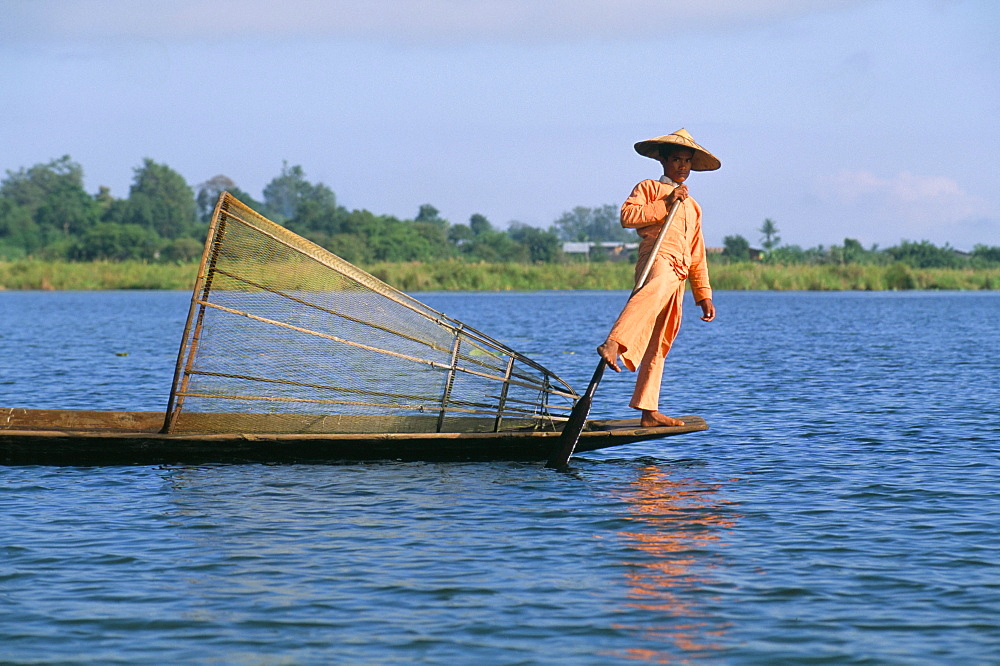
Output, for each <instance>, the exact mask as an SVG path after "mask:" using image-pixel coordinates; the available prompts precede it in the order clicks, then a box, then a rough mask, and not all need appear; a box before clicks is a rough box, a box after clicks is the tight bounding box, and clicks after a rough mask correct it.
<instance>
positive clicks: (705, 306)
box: [696, 298, 715, 321]
mask: <svg viewBox="0 0 1000 666" xmlns="http://www.w3.org/2000/svg"><path fill="white" fill-rule="evenodd" d="M696 305H698V306H700V307H701V320H702V321H712V320H713V319H715V304H714V303H712V299H711V298H704V299H702V300H700V301H698V302H697V303H696Z"/></svg>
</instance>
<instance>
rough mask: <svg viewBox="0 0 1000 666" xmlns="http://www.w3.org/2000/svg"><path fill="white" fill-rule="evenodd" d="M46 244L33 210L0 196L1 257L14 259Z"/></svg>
mask: <svg viewBox="0 0 1000 666" xmlns="http://www.w3.org/2000/svg"><path fill="white" fill-rule="evenodd" d="M44 244H45V243H44V240H43V238H42V232H41V230H40V229H39V228H38V225H37V224H35V221H34V220H33V219H32V218H31V211H29V210H28V209H27V208H25V207H24V206H19V205H18V204H16V203H15V202H14V201H12V200H11V199H6V198H0V257H6V258H8V259H13V258H16V257H22V256H25V255H32V254H35V253H37V252H38V251H39V250H41V249H42V247H43V246H44Z"/></svg>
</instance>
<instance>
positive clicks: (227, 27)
mask: <svg viewBox="0 0 1000 666" xmlns="http://www.w3.org/2000/svg"><path fill="white" fill-rule="evenodd" d="M865 2H868V3H870V2H872V0H701V1H698V2H694V1H691V0H683V1H682V0H282V2H273V0H143V1H142V2H136V1H135V0H32V1H31V2H24V1H23V0H0V16H3V18H2V19H0V40H2V41H5V42H8V43H10V42H25V41H29V42H30V41H39V40H41V41H44V40H67V39H82V40H93V39H106V38H129V37H131V38H144V39H181V40H209V39H215V40H218V39H231V38H234V37H235V38H258V39H259V38H267V39H288V38H345V39H362V40H369V41H371V40H374V41H400V40H401V41H410V42H422V43H438V42H442V41H443V42H456V41H460V42H467V41H483V40H486V41H529V42H541V43H549V42H553V41H566V40H580V39H605V40H614V41H627V40H636V39H642V38H643V37H659V36H666V35H669V34H670V33H671V32H676V31H685V32H697V31H705V30H717V29H726V30H728V29H732V28H738V27H742V26H747V25H750V26H753V25H761V24H767V23H770V22H773V21H778V20H782V19H787V18H792V17H797V16H802V15H807V14H817V13H823V12H827V11H831V10H837V9H842V8H846V7H850V6H853V5H858V4H864V3H865Z"/></svg>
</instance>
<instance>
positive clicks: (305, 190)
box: [263, 162, 337, 228]
mask: <svg viewBox="0 0 1000 666" xmlns="http://www.w3.org/2000/svg"><path fill="white" fill-rule="evenodd" d="M305 201H311V202H314V203H317V204H319V205H320V206H322V207H325V208H331V209H333V208H336V207H337V197H336V196H335V195H334V193H333V190H331V189H330V188H329V187H327V186H326V185H323V184H322V183H317V184H315V185H314V184H313V183H310V182H309V181H308V180H306V175H305V172H304V171H303V170H302V167H301V166H298V165H296V166H292V167H289V166H288V162H283V163H282V166H281V173H280V174H279V175H278V176H275V177H274V178H273V179H271V182H270V183H268V184H267V185H266V186H264V205H263V209H264V214H265V215H266V216H267V217H269V218H271V219H272V220H274V221H275V222H278V223H279V224H285V222H287V221H288V220H291V219H293V218H295V217H296V215H297V214H298V209H299V206H300V205H301V204H302V203H303V202H305ZM299 228H303V226H302V225H299Z"/></svg>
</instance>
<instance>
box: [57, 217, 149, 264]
mask: <svg viewBox="0 0 1000 666" xmlns="http://www.w3.org/2000/svg"><path fill="white" fill-rule="evenodd" d="M161 244H162V240H161V239H160V237H159V236H158V235H157V234H156V232H155V231H153V230H152V229H150V228H148V227H142V226H139V225H138V224H113V223H109V222H101V223H99V224H97V225H95V226H94V227H92V228H91V229H88V230H87V231H86V232H84V233H83V234H82V235H81V236H80V237H79V238H78V239H76V240H75V241H74V242H73V243H72V244H71V245H70V248H69V251H68V252H67V254H68V256H69V258H70V259H72V260H74V261H101V260H110V261H126V260H129V259H151V258H153V257H154V256H155V255H156V253H157V251H158V250H159V248H160V245H161Z"/></svg>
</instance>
